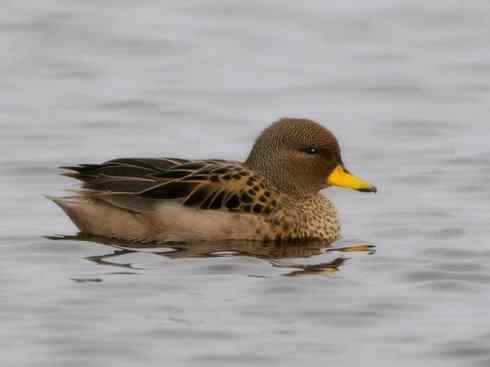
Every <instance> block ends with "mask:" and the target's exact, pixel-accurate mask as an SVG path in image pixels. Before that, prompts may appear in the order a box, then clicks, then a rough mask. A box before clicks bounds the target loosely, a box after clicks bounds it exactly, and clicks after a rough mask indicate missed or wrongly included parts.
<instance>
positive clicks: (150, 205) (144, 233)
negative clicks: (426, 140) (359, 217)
mask: <svg viewBox="0 0 490 367" xmlns="http://www.w3.org/2000/svg"><path fill="white" fill-rule="evenodd" d="M303 130H304V131H303ZM310 130H314V131H310ZM291 131H292V132H291ZM295 132H299V133H302V135H301V136H300V137H299V138H298V136H295V135H294V133H295ZM310 133H311V134H310ZM291 134H292V137H291ZM288 139H289V140H291V141H289V142H288V141H287V140H288ZM310 140H312V141H310ZM294 143H298V144H297V146H292V145H294ZM322 144H323V145H322ZM313 145H315V146H317V148H315V153H318V155H319V157H314V158H315V159H314V160H312V157H311V156H312V155H313V154H311V151H310V152H309V153H305V152H306V151H305V149H312V146H313ZM322 149H323V150H322ZM320 152H323V153H325V154H324V155H326V156H327V158H328V159H325V157H323V156H320ZM277 158H279V159H277ZM330 159H333V160H334V162H328V161H329V160H330ZM325 161H326V162H325ZM324 163H327V164H324ZM328 163H330V165H329V164H328ZM341 164H342V163H341V160H340V150H339V148H338V145H337V142H336V140H335V138H334V137H333V135H331V133H330V132H328V130H326V129H324V128H323V127H321V126H320V125H318V124H316V123H314V122H311V121H309V120H299V119H288V120H281V121H279V122H277V123H275V124H274V125H272V127H270V128H269V129H267V130H265V131H264V133H263V134H262V135H261V136H260V137H259V139H258V140H257V142H256V144H255V146H254V149H253V150H252V152H251V154H250V156H249V158H248V159H247V161H246V162H244V163H240V162H232V161H222V160H186V159H174V158H162V159H116V160H112V161H108V162H106V163H103V164H98V165H80V166H74V167H64V168H66V169H69V170H70V171H71V172H68V173H66V175H68V176H71V177H74V178H77V179H79V180H81V181H82V182H83V188H84V189H85V190H82V191H80V193H79V194H78V195H76V196H72V197H65V198H53V200H54V201H55V202H56V203H57V204H58V205H59V206H60V207H61V208H63V210H64V211H65V212H66V213H67V214H68V216H69V217H70V218H71V219H72V221H73V222H74V223H75V224H76V225H77V227H78V228H79V229H80V231H81V232H84V233H90V234H95V235H100V236H105V237H113V238H120V239H123V240H127V241H139V242H153V241H157V242H167V241H194V240H260V241H268V240H279V241H283V240H306V239H317V240H325V241H334V240H336V239H337V238H338V237H339V235H340V227H339V224H338V220H337V213H336V210H335V208H334V206H333V204H332V203H331V202H330V201H329V200H328V199H327V198H326V197H324V196H323V195H321V194H320V193H318V191H319V189H321V188H323V187H325V186H327V185H328V184H331V183H328V184H327V181H326V178H332V177H333V176H335V174H334V172H335V171H336V170H338V169H339V168H338V167H340V166H339V165H341ZM337 174H338V172H337ZM344 174H345V172H344ZM295 176H296V177H295ZM349 177H352V176H349ZM318 178H320V181H318ZM334 179H335V177H334ZM337 180H339V178H338V177H337ZM333 184H335V183H333ZM357 185H358V186H359V185H360V186H359V187H353V188H356V189H359V190H361V191H374V190H375V189H374V187H372V186H370V185H368V184H367V183H365V182H364V181H360V180H359V182H357Z"/></svg>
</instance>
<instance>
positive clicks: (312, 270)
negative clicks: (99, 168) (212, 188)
mask: <svg viewBox="0 0 490 367" xmlns="http://www.w3.org/2000/svg"><path fill="white" fill-rule="evenodd" d="M3 5H4V6H3V11H2V12H1V14H0V44H1V45H2V48H1V49H2V51H1V52H2V57H1V58H0V71H1V75H2V78H1V80H0V93H1V98H0V188H1V192H2V195H1V197H0V203H1V207H2V215H1V218H2V220H1V221H0V229H1V231H0V249H1V260H0V283H1V286H0V295H1V300H2V301H1V302H0V321H1V325H2V327H1V328H0V350H1V351H2V352H1V354H2V357H1V358H2V365H5V366H86V367H91V366H103V365H104V366H106V365H111V366H135V365H145V366H271V365H274V366H276V365H277V366H298V365H307V364H311V365H313V364H315V365H316V364H318V363H325V364H326V363H329V364H332V365H333V364H336V365H340V366H359V365H365V366H372V365H377V366H393V365H396V366H415V365H422V364H423V365H424V366H489V365H490V317H489V304H490V265H489V262H490V246H489V236H490V228H489V219H490V205H489V204H490V189H489V185H488V182H489V181H490V146H489V144H488V141H489V135H490V134H489V133H490V121H489V120H490V110H489V106H490V104H489V102H490V101H489V100H490V98H489V94H490V21H489V19H490V3H489V2H488V1H476V0H475V1H471V2H469V1H468V2H460V1H450V0H448V1H446V0H444V1H442V0H441V1H432V2H427V1H410V2H407V1H382V0H376V1H369V2H353V1H352V2H351V1H347V2H334V1H312V2H308V3H307V4H305V3H303V2H298V1H267V2H262V1H246V2H245V1H182V2H177V1H175V2H170V1H168V2H158V1H151V0H143V1H139V2H130V1H76V0H71V1H67V0H64V1H55V0H45V1H39V2H32V1H31V2H17V3H15V2H9V1H7V2H6V3H5V4H3ZM282 116H304V117H310V118H314V119H317V120H319V121H321V122H322V123H323V124H324V125H325V126H327V127H329V128H330V129H331V130H332V131H334V132H335V134H336V135H337V136H338V138H339V140H340V142H341V145H342V148H343V155H344V161H345V162H346V164H347V165H348V167H349V168H350V170H351V171H353V172H355V173H357V174H359V175H360V176H362V177H365V178H366V179H368V180H369V181H371V182H373V183H374V184H376V185H377V186H378V188H379V193H378V194H377V195H368V194H361V193H356V192H352V191H345V190H344V191H342V190H339V189H331V190H329V191H328V192H327V193H326V194H327V195H329V196H330V197H331V198H332V200H333V201H334V202H335V203H336V206H337V208H338V210H339V212H340V215H341V223H342V227H343V235H344V239H343V240H342V241H340V242H338V243H335V244H334V245H333V246H332V247H324V246H323V247H322V246H321V245H318V244H316V245H315V244H311V245H309V246H304V247H301V246H279V247H273V246H272V247H271V246H262V245H258V244H250V243H241V244H230V243H225V244H223V243H221V244H217V243H209V244H203V243H200V244H194V245H193V246H191V245H186V246H181V247H176V248H168V247H153V248H129V247H128V246H126V245H125V244H122V243H114V242H112V243H109V242H107V241H104V240H103V239H100V238H91V237H80V236H76V229H75V228H74V226H73V225H72V224H71V223H70V222H69V220H68V219H67V217H66V216H65V215H64V214H63V213H62V212H61V211H60V210H59V208H57V207H55V206H54V205H53V204H52V203H51V202H49V201H48V200H46V198H44V197H43V196H42V195H43V194H54V195H56V194H61V193H62V192H63V190H64V189H67V188H71V187H74V186H73V185H74V182H72V181H71V180H69V179H68V178H66V177H62V176H60V175H59V174H58V173H59V170H58V169H57V167H58V166H61V165H66V164H73V163H90V162H101V161H105V160H108V159H111V158H116V157H121V156H148V157H151V156H165V155H171V156H175V155H180V156H182V157H195V158H204V157H206V158H225V159H243V158H244V157H245V156H246V154H247V152H248V150H249V149H250V145H251V144H252V141H253V138H254V137H255V136H256V135H257V134H258V133H259V132H260V130H261V129H263V128H264V127H265V126H266V125H267V124H269V123H270V122H271V121H273V120H274V119H277V118H279V117H282Z"/></svg>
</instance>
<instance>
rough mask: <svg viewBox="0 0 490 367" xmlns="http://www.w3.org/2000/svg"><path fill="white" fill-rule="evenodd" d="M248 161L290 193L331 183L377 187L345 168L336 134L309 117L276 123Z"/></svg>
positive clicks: (363, 188) (306, 191)
mask: <svg viewBox="0 0 490 367" xmlns="http://www.w3.org/2000/svg"><path fill="white" fill-rule="evenodd" d="M245 164H246V165H247V166H248V167H250V168H252V169H254V170H255V171H257V172H259V173H261V174H262V175H264V176H265V177H267V178H268V179H269V180H270V181H271V183H273V184H274V185H275V186H277V187H278V188H279V189H281V190H284V191H286V192H290V193H297V194H313V193H317V192H318V191H319V190H321V189H324V188H326V187H329V186H339V187H345V188H351V189H354V190H357V191H363V192H376V191H377V190H376V187H374V186H373V185H371V184H369V183H368V182H366V181H364V180H362V179H360V178H359V177H356V176H354V175H352V174H351V173H350V172H349V171H348V170H347V169H346V168H345V165H344V163H343V161H342V157H341V154H340V147H339V144H338V142H337V139H336V138H335V136H334V135H333V134H332V133H331V132H330V131H329V130H327V129H326V128H324V127H323V126H321V125H320V124H318V123H316V122H314V121H311V120H307V119H297V118H283V119H281V120H279V121H277V122H275V123H273V124H272V125H271V126H270V127H268V128H267V129H265V130H264V131H263V132H262V134H261V135H260V136H259V137H258V138H257V140H256V142H255V145H254V147H253V148H252V151H251V152H250V155H249V156H248V158H247V161H246V163H245Z"/></svg>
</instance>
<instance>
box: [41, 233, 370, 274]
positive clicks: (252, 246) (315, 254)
mask: <svg viewBox="0 0 490 367" xmlns="http://www.w3.org/2000/svg"><path fill="white" fill-rule="evenodd" d="M46 237H47V238H49V239H51V240H62V241H86V242H95V243H99V244H104V245H108V246H111V247H113V248H115V250H112V251H111V252H110V253H108V254H104V255H97V256H89V257H87V260H90V261H93V262H95V263H97V264H99V265H110V266H117V267H122V268H127V269H131V270H138V269H141V268H138V267H135V266H134V265H133V264H131V263H118V262H114V261H111V260H110V259H113V258H117V257H119V256H123V255H127V254H131V253H136V252H144V253H152V254H155V255H161V256H165V257H168V258H170V259H182V258H197V257H227V256H250V257H257V258H261V259H265V260H268V261H269V262H270V263H271V265H272V266H274V267H277V268H292V269H295V270H294V271H292V272H290V273H287V274H285V275H290V276H297V275H304V274H332V273H336V272H337V271H338V270H339V268H340V267H341V266H342V265H344V263H345V262H346V261H347V260H348V258H346V257H344V256H338V254H339V253H354V252H363V253H366V254H369V255H371V254H374V253H375V246H373V245H369V244H365V243H362V244H358V243H352V242H347V241H341V242H334V243H326V242H321V241H311V242H305V243H280V244H278V243H273V242H270V243H265V242H257V241H216V242H204V241H202V242H187V243H172V244H167V243H166V244H159V243H151V244H147V243H145V244H142V243H132V242H125V241H121V240H115V239H111V238H106V237H100V236H94V235H87V234H82V233H80V234H77V235H70V236H46ZM330 253H332V254H336V255H335V257H334V259H333V260H332V259H331V258H328V259H327V260H328V261H325V260H326V259H325V255H329V254H330ZM284 259H295V262H285V260H284ZM307 259H308V264H307V263H304V262H301V260H303V261H305V260H307ZM312 260H318V261H319V262H316V263H313V264H311V263H310V262H311V261H312ZM73 280H75V281H96V280H93V279H73Z"/></svg>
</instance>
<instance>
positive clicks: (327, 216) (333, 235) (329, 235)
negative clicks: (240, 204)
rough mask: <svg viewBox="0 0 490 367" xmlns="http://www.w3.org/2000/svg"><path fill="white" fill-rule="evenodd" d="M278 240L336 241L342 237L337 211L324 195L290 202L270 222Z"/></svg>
mask: <svg viewBox="0 0 490 367" xmlns="http://www.w3.org/2000/svg"><path fill="white" fill-rule="evenodd" d="M270 224H271V227H272V230H273V232H274V233H275V235H276V236H275V237H276V238H278V239H287V240H301V239H320V240H326V241H335V240H336V239H338V238H339V236H340V225H339V221H338V218H337V210H336V209H335V207H334V205H333V203H332V202H331V201H330V200H328V199H327V198H326V197H324V196H322V195H317V196H314V197H310V198H305V199H302V200H297V201H294V202H290V203H288V204H287V205H285V206H284V208H282V209H280V210H278V211H277V213H275V214H274V215H273V216H272V217H271V220H270Z"/></svg>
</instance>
